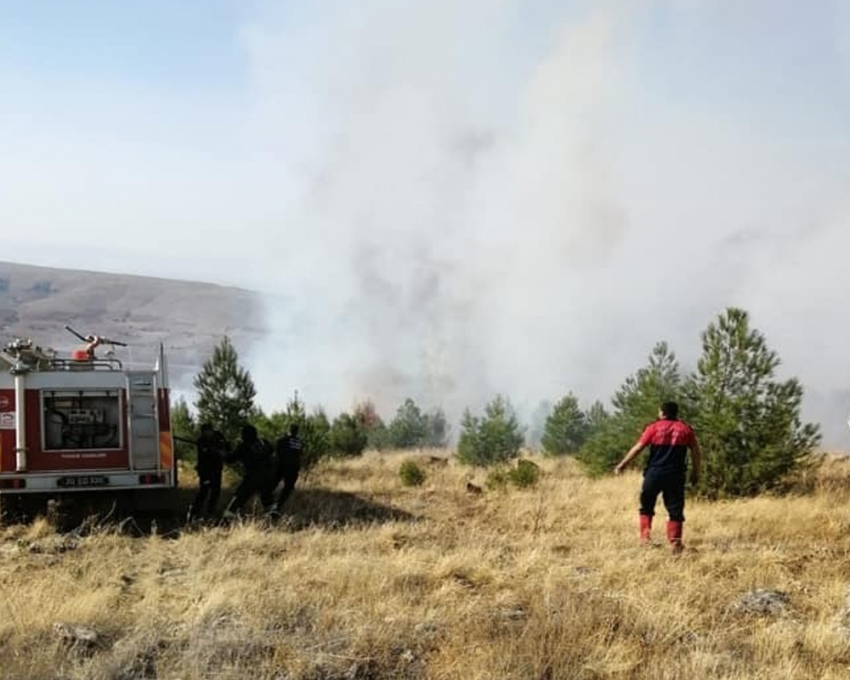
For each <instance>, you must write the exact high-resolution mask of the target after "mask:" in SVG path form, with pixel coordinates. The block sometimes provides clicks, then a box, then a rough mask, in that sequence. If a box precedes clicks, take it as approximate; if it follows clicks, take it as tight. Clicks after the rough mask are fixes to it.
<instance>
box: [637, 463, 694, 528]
mask: <svg viewBox="0 0 850 680" xmlns="http://www.w3.org/2000/svg"><path fill="white" fill-rule="evenodd" d="M659 493H660V494H662V496H663V498H664V507H665V508H667V514H668V515H669V516H670V520H671V521H672V522H684V521H685V473H684V472H658V471H655V470H652V469H650V470H647V471H646V472H644V473H643V487H642V488H641V490H640V514H641V515H649V516H650V517H652V516H653V515H654V514H655V503H656V501H657V500H658V494H659Z"/></svg>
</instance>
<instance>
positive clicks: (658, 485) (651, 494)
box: [614, 401, 702, 553]
mask: <svg viewBox="0 0 850 680" xmlns="http://www.w3.org/2000/svg"><path fill="white" fill-rule="evenodd" d="M647 446H649V458H648V459H647V461H646V467H645V469H644V473H643V487H642V488H641V492H640V540H641V543H643V544H644V545H646V544H647V543H649V534H650V531H651V529H652V518H653V516H654V515H655V503H656V501H657V500H658V494H659V493H660V494H663V498H664V506H665V507H666V508H667V513H668V515H669V520H668V521H667V540H668V541H669V543H670V546H671V547H672V549H673V552H677V553H678V552H680V551H681V550H682V548H683V546H682V524H683V523H684V521H685V478H686V474H687V454H688V449H690V450H691V457H692V459H693V467H692V468H691V483H692V484H694V485H696V484H697V482H698V481H699V473H700V465H701V461H702V453H701V451H700V448H699V442H698V441H697V437H696V434H694V431H693V430H692V429H691V427H690V425H688V424H687V423H685V422H683V421H681V420H679V405H678V404H677V403H676V402H673V401H668V402H665V403H663V404H661V409H660V410H659V412H658V420H656V421H655V422H654V423H652V424H651V425H649V426H648V427H647V428H646V429H645V430H644V432H643V434H642V435H641V438H640V439H639V440H638V442H637V443H636V444H635V445H634V446H633V447H632V448H631V449H630V450H629V452H628V453H627V454H626V455H625V457H624V458H623V460H621V461H620V463H619V465H617V467H616V468H615V469H614V472H615V473H616V474H620V473H621V472H622V471H623V469H624V468H625V467H626V465H628V464H629V462H631V460H632V459H633V458H634V457H635V456H637V455H638V454H639V453H640V452H641V451H642V450H643V449H644V448H646V447H647Z"/></svg>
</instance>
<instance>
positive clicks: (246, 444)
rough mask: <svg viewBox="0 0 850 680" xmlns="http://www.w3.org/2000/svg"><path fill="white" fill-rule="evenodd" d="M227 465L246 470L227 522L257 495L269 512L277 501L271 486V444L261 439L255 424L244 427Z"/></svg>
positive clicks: (228, 507)
mask: <svg viewBox="0 0 850 680" xmlns="http://www.w3.org/2000/svg"><path fill="white" fill-rule="evenodd" d="M225 462H227V463H242V467H243V470H244V473H243V476H242V482H241V483H240V484H239V486H238V487H237V488H236V493H235V494H234V495H233V498H232V499H231V500H230V503H228V505H227V508H226V509H225V511H224V517H225V519H230V518H233V517H234V516H235V515H236V513H237V512H238V511H239V510H240V509H241V508H242V506H244V505H245V503H247V502H248V500H250V499H251V497H252V496H253V495H254V494H259V496H260V501H261V502H262V504H263V506H264V508H266V509H269V508H270V507H271V505H272V503H273V502H274V496H273V495H272V488H271V486H270V482H271V480H272V479H274V474H275V468H274V457H273V451H272V447H271V444H270V443H269V442H267V441H265V440H264V439H260V437H259V436H258V435H257V428H255V427H254V426H253V425H245V426H244V427H243V428H242V440H241V441H240V442H239V444H238V445H237V446H236V448H235V449H234V450H233V453H231V454H230V455H229V456H227V457H226V458H225Z"/></svg>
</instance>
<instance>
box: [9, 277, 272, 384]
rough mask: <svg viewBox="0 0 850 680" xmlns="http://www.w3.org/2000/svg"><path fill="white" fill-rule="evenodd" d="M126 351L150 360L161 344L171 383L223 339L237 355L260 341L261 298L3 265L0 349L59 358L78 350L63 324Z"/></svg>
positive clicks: (198, 286) (200, 286)
mask: <svg viewBox="0 0 850 680" xmlns="http://www.w3.org/2000/svg"><path fill="white" fill-rule="evenodd" d="M66 324H67V325H69V326H71V327H72V328H74V330H76V331H78V332H80V333H81V334H83V335H86V334H89V333H97V334H99V335H103V336H106V337H110V338H112V339H114V340H120V341H121V342H126V343H128V344H129V345H130V348H128V349H127V350H120V351H121V353H122V356H127V355H129V358H130V359H131V360H133V361H134V362H135V361H138V360H144V361H147V360H148V358H149V357H153V356H154V354H155V351H156V348H157V347H158V345H159V343H160V342H162V343H163V344H164V345H165V348H166V350H167V352H168V356H169V361H170V365H171V371H172V377H173V378H174V379H176V380H181V378H184V379H185V377H186V376H187V375H188V374H191V373H195V372H196V371H197V369H198V368H199V367H200V365H201V363H202V362H203V361H204V360H205V359H206V358H207V356H208V355H209V353H210V352H211V351H212V348H213V347H214V346H215V344H216V343H217V342H218V341H219V340H220V338H221V337H222V336H223V335H224V334H227V335H229V336H230V338H231V339H232V340H233V342H234V344H235V345H236V347H237V349H238V350H239V351H240V353H241V354H244V353H245V352H247V351H248V350H249V349H250V347H251V346H252V345H253V344H254V343H255V342H257V341H258V340H259V339H260V338H262V336H263V335H264V330H263V319H262V303H261V296H260V295H259V294H258V293H255V292H252V291H248V290H242V289H238V288H229V287H225V286H217V285H213V284H207V283H196V282H188V281H177V280H170V279H158V278H150V277H142V276H124V275H117V274H103V273H97V272H88V271H77V270H68V269H53V268H47V267H36V266H31V265H23V264H13V263H10V262H0V344H5V343H6V342H8V341H9V340H11V339H13V338H15V337H26V338H31V339H32V340H33V342H34V343H35V344H38V345H41V346H42V347H53V348H54V349H56V350H57V351H65V350H70V349H72V348H74V347H76V346H79V345H80V342H79V341H78V340H77V339H76V338H74V336H73V335H71V334H70V333H68V331H66V330H65V325H66Z"/></svg>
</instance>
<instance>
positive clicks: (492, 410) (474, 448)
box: [457, 396, 525, 466]
mask: <svg viewBox="0 0 850 680" xmlns="http://www.w3.org/2000/svg"><path fill="white" fill-rule="evenodd" d="M524 441H525V434H524V432H523V430H522V428H521V427H520V425H519V421H518V420H517V417H516V414H515V413H514V410H513V407H512V406H511V404H510V402H509V401H508V400H507V399H505V398H504V397H502V396H497V397H496V398H495V399H494V400H493V401H491V402H490V403H489V404H487V406H485V408H484V416H483V417H478V416H473V415H472V413H471V412H470V411H469V409H467V410H466V411H465V412H464V414H463V419H462V421H461V434H460V441H459V442H458V453H457V457H458V460H459V461H460V462H461V463H466V464H468V465H481V466H486V465H493V464H495V463H505V462H507V461H509V460H511V459H512V458H516V457H517V456H518V455H519V450H520V447H522V445H523V442H524Z"/></svg>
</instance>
